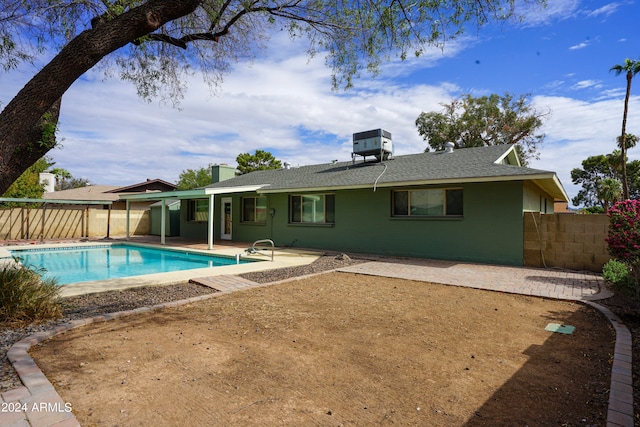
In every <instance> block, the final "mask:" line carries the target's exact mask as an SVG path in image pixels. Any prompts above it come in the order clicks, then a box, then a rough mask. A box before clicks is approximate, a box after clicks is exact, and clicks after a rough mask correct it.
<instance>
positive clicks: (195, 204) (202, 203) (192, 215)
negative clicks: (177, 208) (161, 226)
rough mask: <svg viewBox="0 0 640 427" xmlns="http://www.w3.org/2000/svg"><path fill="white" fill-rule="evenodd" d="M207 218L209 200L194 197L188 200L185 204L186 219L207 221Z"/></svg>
mask: <svg viewBox="0 0 640 427" xmlns="http://www.w3.org/2000/svg"><path fill="white" fill-rule="evenodd" d="M208 220H209V200H207V199H196V200H189V203H188V204H187V221H208Z"/></svg>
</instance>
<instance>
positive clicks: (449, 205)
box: [392, 188, 462, 217]
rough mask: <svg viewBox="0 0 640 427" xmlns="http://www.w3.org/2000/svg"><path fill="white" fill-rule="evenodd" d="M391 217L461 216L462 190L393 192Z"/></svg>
mask: <svg viewBox="0 0 640 427" xmlns="http://www.w3.org/2000/svg"><path fill="white" fill-rule="evenodd" d="M392 212H393V216H416V217H432V216H462V189H457V188H456V189H441V188H439V189H433V190H431V189H429V190H426V189H423V190H401V191H394V192H393V208H392Z"/></svg>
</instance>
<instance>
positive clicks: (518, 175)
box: [123, 145, 568, 265]
mask: <svg viewBox="0 0 640 427" xmlns="http://www.w3.org/2000/svg"><path fill="white" fill-rule="evenodd" d="M154 196H156V197H166V198H167V199H168V198H179V199H182V200H183V201H185V202H183V203H182V204H181V217H180V221H181V224H180V235H181V236H183V237H187V238H191V239H201V240H208V242H209V247H212V245H213V241H214V237H215V239H226V240H233V241H239V242H248V243H250V242H253V241H255V240H259V239H272V240H273V241H274V242H275V244H276V245H277V246H285V247H288V246H291V247H299V248H315V249H321V250H331V251H341V252H351V253H369V254H381V255H393V256H409V257H422V258H434V259H448V260H461V261H475V262H486V263H497V264H510V265H522V263H523V238H524V230H523V227H524V225H523V216H524V215H525V214H526V213H528V212H542V213H553V212H554V202H556V201H564V202H567V201H568V197H567V194H566V192H565V190H564V188H563V187H562V184H561V183H560V181H559V180H558V178H557V176H556V174H555V173H554V172H549V171H544V170H537V169H531V168H527V167H522V166H521V165H520V163H519V161H518V157H517V155H516V151H515V147H514V146H510V145H500V146H493V147H478V148H465V149H459V150H453V151H452V152H448V151H443V152H430V153H421V154H413V155H404V156H396V157H392V158H390V159H388V160H384V161H382V162H380V161H363V160H358V159H356V160H354V161H347V162H334V163H330V164H320V165H311V166H302V167H298V168H288V167H287V168H285V169H279V170H266V171H256V172H252V173H249V174H246V175H241V176H237V177H234V178H231V179H227V180H224V181H220V182H217V183H213V184H211V185H209V186H207V187H204V188H202V189H198V190H188V191H178V192H171V193H164V194H159V195H154ZM123 198H125V199H129V200H132V201H133V200H139V199H142V198H144V196H141V195H140V196H134V195H132V196H126V195H125V196H123ZM185 199H186V200H185ZM210 218H213V222H210V221H209V219H210ZM163 241H164V240H163Z"/></svg>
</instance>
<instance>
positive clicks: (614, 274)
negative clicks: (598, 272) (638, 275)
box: [602, 259, 633, 290]
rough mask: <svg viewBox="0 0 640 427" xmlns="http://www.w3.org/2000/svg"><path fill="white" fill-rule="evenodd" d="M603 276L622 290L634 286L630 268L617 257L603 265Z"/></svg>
mask: <svg viewBox="0 0 640 427" xmlns="http://www.w3.org/2000/svg"><path fill="white" fill-rule="evenodd" d="M602 277H603V278H604V280H606V281H607V283H610V284H611V285H613V286H614V287H616V288H618V289H621V290H625V289H627V288H632V287H633V279H632V278H631V275H630V274H629V268H628V267H627V265H626V264H625V263H623V262H620V261H617V260H615V259H612V260H609V261H608V262H607V263H606V264H605V265H603V266H602Z"/></svg>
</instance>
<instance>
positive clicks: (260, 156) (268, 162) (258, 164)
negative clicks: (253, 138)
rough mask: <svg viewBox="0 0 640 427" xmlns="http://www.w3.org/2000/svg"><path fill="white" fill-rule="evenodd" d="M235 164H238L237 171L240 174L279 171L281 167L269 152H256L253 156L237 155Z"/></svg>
mask: <svg viewBox="0 0 640 427" xmlns="http://www.w3.org/2000/svg"><path fill="white" fill-rule="evenodd" d="M236 162H238V171H239V172H240V174H245V173H249V172H253V171H261V170H267V169H280V168H281V167H282V162H281V161H280V160H278V159H276V158H275V157H274V155H273V154H271V153H270V152H268V151H264V150H256V151H255V152H254V153H253V154H250V153H241V154H238V157H236Z"/></svg>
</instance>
